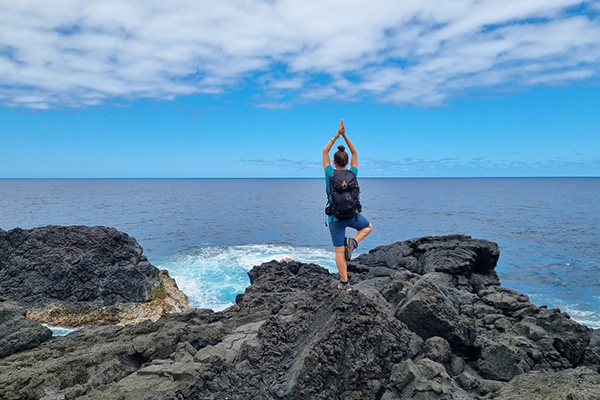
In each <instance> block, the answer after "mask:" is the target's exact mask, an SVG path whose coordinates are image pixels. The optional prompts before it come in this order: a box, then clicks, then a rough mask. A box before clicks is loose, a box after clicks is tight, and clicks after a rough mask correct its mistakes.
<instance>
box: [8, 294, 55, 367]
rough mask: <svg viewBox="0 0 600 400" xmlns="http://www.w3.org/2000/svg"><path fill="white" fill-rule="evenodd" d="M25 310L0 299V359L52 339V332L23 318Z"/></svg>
mask: <svg viewBox="0 0 600 400" xmlns="http://www.w3.org/2000/svg"><path fill="white" fill-rule="evenodd" d="M25 312H26V311H25V309H24V308H23V307H21V306H19V305H18V304H16V303H13V302H10V301H2V300H1V299H0V358H2V357H5V356H8V355H11V354H13V353H17V352H19V351H23V350H28V349H31V348H34V347H36V346H38V345H39V344H40V343H42V342H44V341H46V340H48V339H50V338H51V337H52V331H51V330H50V329H48V328H46V327H44V326H43V325H40V324H38V323H37V322H34V321H31V320H29V319H27V318H25Z"/></svg>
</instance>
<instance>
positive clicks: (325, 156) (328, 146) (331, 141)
mask: <svg viewBox="0 0 600 400" xmlns="http://www.w3.org/2000/svg"><path fill="white" fill-rule="evenodd" d="M342 132H345V129H344V120H341V121H340V127H339V128H338V131H337V133H336V134H335V135H333V138H331V139H329V142H327V144H326V145H325V147H323V169H325V168H327V166H328V165H331V158H329V151H330V150H331V148H332V147H333V144H334V143H335V141H336V140H337V138H339V137H340V135H341V134H342Z"/></svg>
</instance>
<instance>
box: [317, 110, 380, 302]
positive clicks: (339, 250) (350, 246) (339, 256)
mask: <svg viewBox="0 0 600 400" xmlns="http://www.w3.org/2000/svg"><path fill="white" fill-rule="evenodd" d="M340 135H341V136H342V137H343V138H344V140H345V141H346V145H347V146H348V148H349V149H350V153H351V154H352V159H351V162H350V171H351V172H353V173H354V174H355V175H358V153H357V152H356V148H355V147H354V145H353V144H352V142H351V141H350V139H348V136H346V129H345V128H344V120H341V121H340V127H339V128H338V131H337V133H336V134H335V136H333V138H332V139H329V142H327V145H325V147H324V148H323V169H324V170H325V184H326V186H327V195H328V198H329V204H331V202H332V194H331V189H330V178H331V175H332V174H333V173H334V172H335V171H336V170H338V171H343V170H345V169H346V166H347V165H348V153H346V151H345V150H346V149H345V148H344V146H338V151H337V152H336V153H335V154H334V156H333V165H334V166H335V169H334V168H333V167H332V166H331V159H330V158H329V151H330V150H331V148H332V147H333V145H334V143H335V141H336V140H337V139H338V138H339V137H340ZM344 183H345V182H344ZM328 222H329V232H330V233H331V240H332V241H333V248H334V250H335V264H336V266H337V269H338V273H339V275H340V283H339V284H338V289H340V290H350V282H348V273H347V269H346V261H347V260H350V257H352V251H353V250H354V249H355V248H356V247H358V243H359V242H360V241H361V240H363V239H364V238H366V237H367V236H368V235H369V234H370V233H371V231H372V230H373V227H372V226H371V224H370V223H369V221H368V220H367V219H366V218H365V217H364V216H363V215H362V214H360V212H359V213H358V214H356V215H355V216H354V217H352V218H349V219H338V218H336V217H335V216H333V215H329V217H328ZM347 227H350V228H354V229H356V234H355V235H354V238H346V228H347Z"/></svg>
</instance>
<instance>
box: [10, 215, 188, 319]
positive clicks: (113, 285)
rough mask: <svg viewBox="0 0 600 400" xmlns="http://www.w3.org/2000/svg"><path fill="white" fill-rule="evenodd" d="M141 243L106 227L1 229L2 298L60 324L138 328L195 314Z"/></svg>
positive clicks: (31, 316) (35, 316)
mask: <svg viewBox="0 0 600 400" xmlns="http://www.w3.org/2000/svg"><path fill="white" fill-rule="evenodd" d="M142 253H143V250H142V247H141V246H140V245H139V244H138V243H137V241H136V240H135V239H134V238H132V237H130V236H129V235H127V234H126V233H124V232H119V231H117V230H116V229H114V228H107V227H102V226H95V227H87V226H44V227H40V228H34V229H29V230H26V229H20V228H15V229H12V230H10V231H4V230H1V229H0V297H2V298H3V299H5V300H11V301H15V302H17V303H18V304H20V305H21V306H23V307H24V308H25V309H26V310H27V318H29V319H32V320H34V321H37V322H41V323H46V324H49V325H54V326H65V327H80V326H91V325H97V324H100V323H102V324H121V325H123V324H131V323H136V322H141V321H143V320H146V319H151V320H157V319H158V318H160V317H161V316H162V315H165V314H169V313H173V312H181V311H185V310H189V309H190V306H189V303H188V299H187V296H186V295H185V294H184V293H183V292H181V291H180V290H179V289H178V287H177V284H176V282H175V280H174V279H172V278H171V277H170V276H169V273H168V271H166V270H163V271H159V269H158V268H156V267H155V266H153V265H152V264H150V262H148V259H147V258H146V256H144V255H143V254H142Z"/></svg>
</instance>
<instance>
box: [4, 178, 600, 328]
mask: <svg viewBox="0 0 600 400" xmlns="http://www.w3.org/2000/svg"><path fill="white" fill-rule="evenodd" d="M359 180H360V184H361V189H362V193H361V200H362V203H363V214H364V215H365V216H366V217H367V218H368V219H369V220H370V221H371V222H372V224H373V227H374V230H373V233H372V234H371V236H369V237H368V238H367V239H366V240H365V241H364V242H362V243H361V244H360V247H359V249H358V251H359V252H366V251H368V250H369V249H371V248H373V247H375V246H378V245H382V244H389V243H392V242H396V241H399V240H406V239H410V238H414V237H420V236H426V235H445V234H450V233H463V234H467V235H470V236H472V237H475V238H482V239H488V240H492V241H495V242H497V243H498V244H499V245H500V260H499V262H498V266H497V268H496V270H497V272H498V274H499V276H500V280H501V282H502V286H504V287H508V288H511V289H515V290H518V291H520V292H523V293H525V294H527V295H529V296H530V297H531V301H532V302H533V303H534V304H536V305H547V306H548V307H551V308H554V307H558V308H560V309H561V310H562V311H565V312H567V313H569V314H570V315H571V317H572V318H573V319H575V320H577V321H579V322H581V323H583V324H586V325H588V326H590V327H594V328H600V274H598V272H597V271H598V267H599V266H600V202H599V201H598V198H600V178H439V179H438V178H427V179H420V178H411V179H403V178H385V179H379V178H363V179H359ZM0 193H1V194H2V195H1V196H0V210H2V212H1V213H0V228H2V229H4V230H9V229H12V228H15V227H22V228H31V227H35V226H40V225H49V224H57V225H105V226H112V227H115V228H117V229H119V230H122V231H124V232H127V233H128V234H129V235H131V236H133V237H135V238H136V239H137V240H138V242H139V243H140V245H141V246H142V247H143V248H144V251H145V254H146V255H147V256H148V258H149V260H150V262H152V263H153V264H154V265H156V266H158V267H160V268H167V269H168V270H169V271H170V272H171V275H172V276H174V277H175V278H176V280H177V282H178V284H179V286H180V288H181V289H182V290H183V291H184V292H186V293H187V294H188V296H189V297H190V301H191V303H192V305H193V306H195V307H202V308H212V309H215V310H220V309H223V308H226V307H228V306H230V305H232V304H233V302H234V299H235V295H236V294H237V293H241V292H243V291H244V289H245V287H246V286H247V285H248V284H249V281H248V278H247V275H246V272H247V271H248V270H249V269H250V268H251V267H252V266H253V265H256V264H259V263H261V262H264V261H270V260H272V259H282V258H286V257H290V258H293V259H295V260H298V261H304V262H314V263H317V264H320V265H322V266H324V267H326V268H328V269H330V270H331V271H335V264H334V262H333V257H334V256H333V248H332V245H331V241H330V237H329V231H328V229H327V228H326V227H325V214H324V207H325V184H324V180H323V179H22V180H21V179H0Z"/></svg>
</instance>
